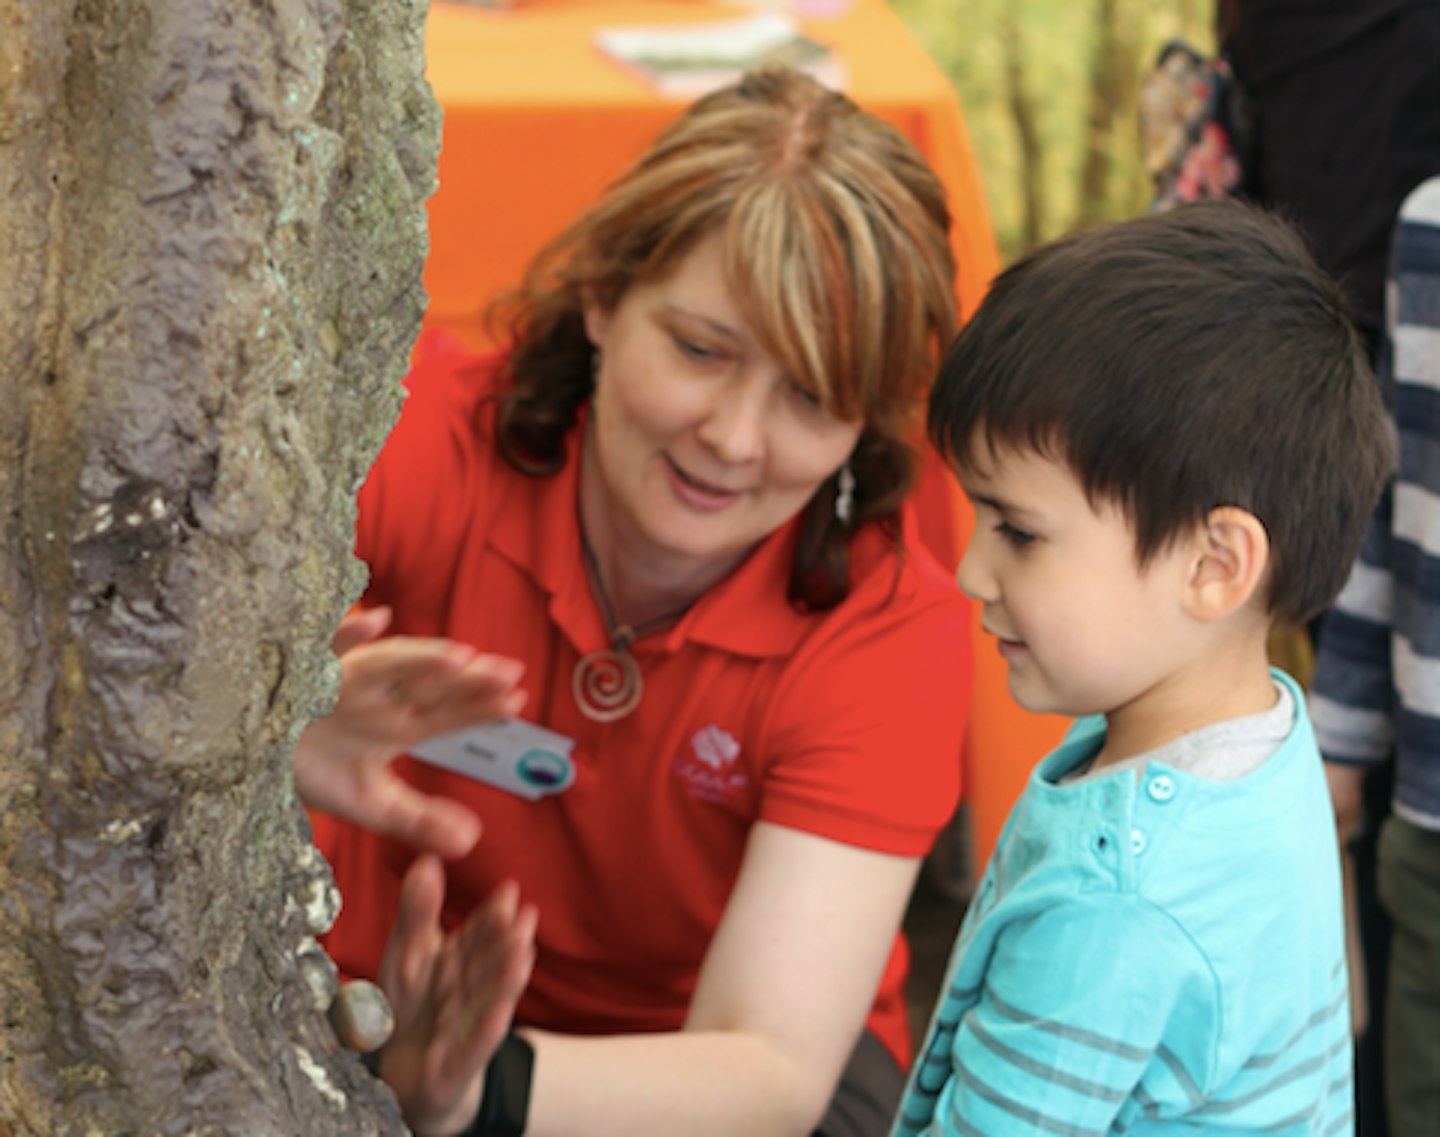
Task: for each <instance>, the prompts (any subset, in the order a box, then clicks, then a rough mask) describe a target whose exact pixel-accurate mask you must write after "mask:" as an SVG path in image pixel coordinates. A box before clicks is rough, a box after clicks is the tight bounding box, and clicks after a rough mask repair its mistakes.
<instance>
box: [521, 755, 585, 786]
mask: <svg viewBox="0 0 1440 1137" xmlns="http://www.w3.org/2000/svg"><path fill="white" fill-rule="evenodd" d="M515 770H516V772H517V773H519V775H520V777H521V778H522V779H524V780H525V781H526V782H527V783H528V784H530V785H532V786H534V787H535V788H536V789H540V790H558V789H563V788H564V787H565V786H566V785H568V784H569V782H570V779H571V778H572V777H573V776H574V773H575V768H574V766H573V765H571V762H570V759H568V758H566V757H565V756H564V755H563V754H556V753H555V751H553V750H541V749H538V748H537V749H533V750H527V751H525V753H524V754H522V755H520V758H519V760H518V761H517V762H516V763H515Z"/></svg>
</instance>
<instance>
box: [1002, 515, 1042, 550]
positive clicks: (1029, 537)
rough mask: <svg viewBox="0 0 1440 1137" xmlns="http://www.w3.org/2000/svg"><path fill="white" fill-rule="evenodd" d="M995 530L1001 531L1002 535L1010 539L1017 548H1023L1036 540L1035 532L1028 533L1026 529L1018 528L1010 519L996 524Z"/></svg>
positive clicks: (1007, 539)
mask: <svg viewBox="0 0 1440 1137" xmlns="http://www.w3.org/2000/svg"><path fill="white" fill-rule="evenodd" d="M995 532H997V533H999V534H1000V536H1001V537H1003V538H1004V539H1005V540H1006V541H1009V542H1010V544H1012V545H1014V546H1015V547H1016V548H1017V549H1018V548H1023V547H1024V546H1026V545H1028V544H1029V543H1030V542H1031V541H1033V540H1035V534H1034V533H1027V532H1026V531H1025V530H1024V529H1017V528H1015V526H1013V525H1011V524H1010V522H1008V521H1002V522H1000V523H999V524H998V525H996V526H995Z"/></svg>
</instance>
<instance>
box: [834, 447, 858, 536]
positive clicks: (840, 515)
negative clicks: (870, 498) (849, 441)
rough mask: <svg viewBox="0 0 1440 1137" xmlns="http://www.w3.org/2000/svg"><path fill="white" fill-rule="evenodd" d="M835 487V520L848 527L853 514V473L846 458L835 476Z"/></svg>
mask: <svg viewBox="0 0 1440 1137" xmlns="http://www.w3.org/2000/svg"><path fill="white" fill-rule="evenodd" d="M835 485H836V493H835V519H836V520H837V521H839V522H840V524H841V525H849V524H850V515H851V514H853V513H854V512H855V471H854V470H852V469H850V460H849V459H848V458H847V459H846V460H845V465H843V466H841V467H840V472H839V473H838V474H836V475H835Z"/></svg>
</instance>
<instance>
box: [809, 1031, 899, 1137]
mask: <svg viewBox="0 0 1440 1137" xmlns="http://www.w3.org/2000/svg"><path fill="white" fill-rule="evenodd" d="M904 1089H905V1071H903V1070H901V1069H900V1067H899V1066H898V1065H897V1064H896V1062H895V1059H894V1058H892V1057H890V1051H888V1050H886V1049H885V1045H884V1044H883V1043H882V1042H881V1041H880V1040H879V1039H878V1038H876V1037H875V1036H874V1035H873V1034H871V1033H870V1032H869V1031H868V1030H867V1031H865V1032H864V1033H863V1034H861V1035H860V1041H859V1042H857V1043H856V1044H855V1049H854V1050H853V1051H851V1054H850V1061H849V1062H847V1063H846V1065H845V1072H844V1073H843V1074H842V1075H841V1076H840V1085H839V1088H837V1089H836V1091H835V1096H834V1097H833V1098H831V1099H830V1108H829V1109H827V1110H826V1111H825V1116H824V1117H823V1118H822V1119H821V1121H820V1128H818V1129H817V1130H815V1133H814V1135H813V1137H885V1134H887V1133H889V1132H890V1122H891V1121H893V1120H894V1118H895V1111H896V1110H897V1109H899V1108H900V1094H901V1093H902V1092H903V1091H904Z"/></svg>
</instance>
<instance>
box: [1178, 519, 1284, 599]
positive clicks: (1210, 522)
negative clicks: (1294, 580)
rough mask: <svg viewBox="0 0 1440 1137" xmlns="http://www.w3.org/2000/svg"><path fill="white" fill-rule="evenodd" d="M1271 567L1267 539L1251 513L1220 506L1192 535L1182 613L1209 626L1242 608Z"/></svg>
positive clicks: (1263, 530)
mask: <svg viewBox="0 0 1440 1137" xmlns="http://www.w3.org/2000/svg"><path fill="white" fill-rule="evenodd" d="M1269 563H1270V536H1269V534H1267V533H1266V532H1265V526H1263V525H1261V524H1260V519H1259V518H1258V517H1256V516H1255V515H1254V514H1253V513H1251V512H1250V511H1249V510H1245V509H1241V508H1239V507H1238V506H1233V505H1219V506H1216V507H1215V508H1214V509H1212V510H1211V511H1210V512H1209V513H1207V514H1206V515H1205V520H1204V521H1203V522H1201V524H1200V527H1199V531H1198V533H1197V535H1196V542H1195V547H1194V556H1193V557H1192V559H1191V562H1190V576H1189V579H1188V580H1187V582H1186V590H1185V610H1186V611H1187V612H1189V613H1190V615H1191V616H1193V617H1194V618H1195V619H1197V620H1200V621H1203V622H1206V623H1208V622H1210V621H1212V620H1218V619H1220V618H1222V617H1224V616H1228V615H1229V614H1230V613H1231V612H1234V611H1236V610H1237V609H1239V608H1241V607H1243V606H1244V605H1245V603H1246V602H1247V601H1249V599H1250V598H1251V597H1252V596H1254V595H1255V591H1256V589H1258V588H1259V587H1260V582H1261V581H1262V580H1264V578H1265V570H1266V568H1267V567H1268V565H1269Z"/></svg>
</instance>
